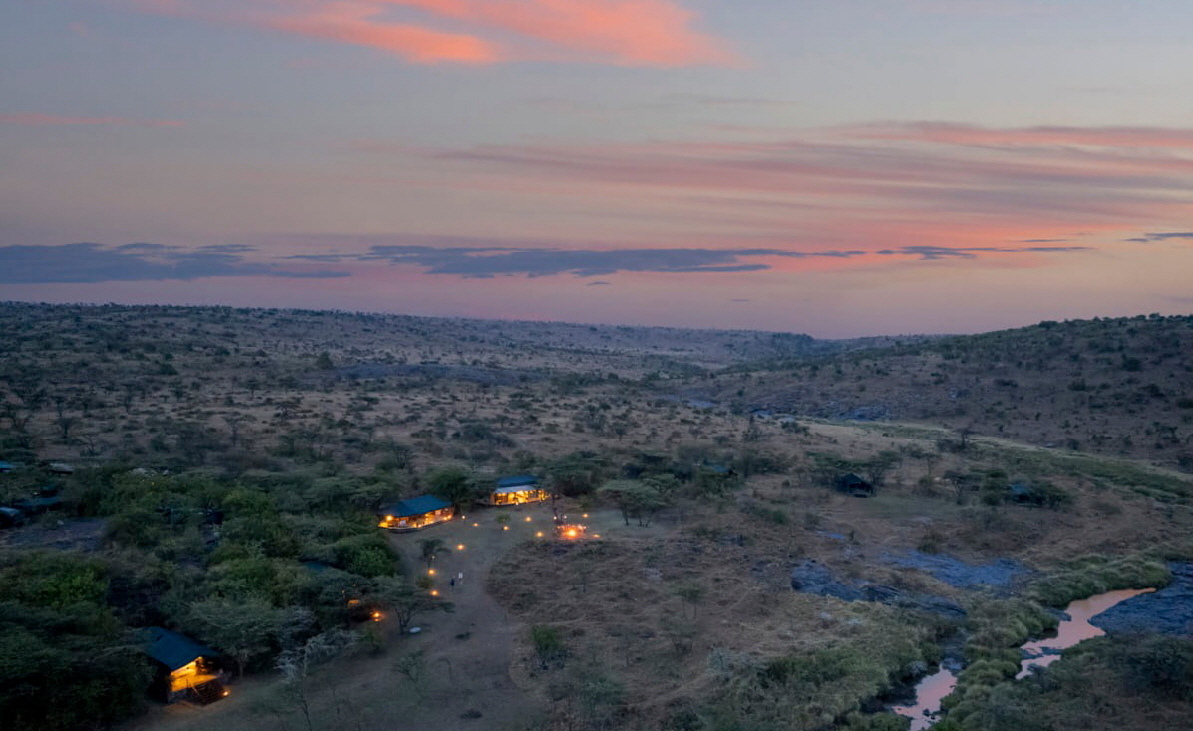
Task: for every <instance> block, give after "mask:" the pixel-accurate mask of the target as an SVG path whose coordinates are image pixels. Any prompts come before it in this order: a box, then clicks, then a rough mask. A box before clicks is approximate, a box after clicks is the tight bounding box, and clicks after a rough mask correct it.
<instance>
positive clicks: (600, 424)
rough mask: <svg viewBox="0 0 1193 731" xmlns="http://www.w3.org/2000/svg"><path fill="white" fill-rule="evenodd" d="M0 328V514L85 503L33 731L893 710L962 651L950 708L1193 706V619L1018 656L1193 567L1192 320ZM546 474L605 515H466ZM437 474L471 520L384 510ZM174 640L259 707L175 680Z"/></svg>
mask: <svg viewBox="0 0 1193 731" xmlns="http://www.w3.org/2000/svg"><path fill="white" fill-rule="evenodd" d="M0 338H2V342H3V343H4V355H3V358H2V359H0V460H3V461H7V462H9V463H12V464H13V465H14V469H13V471H12V472H10V473H7V474H0V504H12V503H14V502H15V501H18V500H21V499H28V498H30V497H36V496H39V495H40V496H56V497H60V498H61V510H56V511H53V512H48V513H46V514H45V515H42V516H37V517H34V518H33V519H32V520H31V521H30V522H29V524H27V525H24V526H20V527H15V528H9V529H5V530H3V531H0V544H2V547H3V548H2V552H0V575H2V576H3V579H4V581H5V584H6V586H7V587H9V591H8V592H7V593H6V596H5V599H4V600H3V601H2V602H0V668H2V669H0V705H2V710H0V712H2V713H3V715H4V717H6V718H8V719H12V720H11V721H10V723H11V727H12V728H13V729H26V728H28V729H33V728H38V729H49V728H61V729H72V728H105V727H110V726H112V725H114V724H130V725H131V726H132V727H134V728H136V729H146V730H149V729H153V730H154V731H159V730H165V729H202V728H211V727H213V726H216V725H218V726H221V727H224V728H227V729H228V730H229V731H234V730H235V729H242V728H243V729H250V728H251V729H279V730H282V731H285V730H286V729H290V728H296V729H301V728H306V729H311V730H312V731H313V730H314V729H333V728H334V729H339V728H358V729H372V728H396V727H400V728H417V729H430V730H432V731H434V730H435V729H455V728H468V727H475V728H485V729H501V730H505V729H509V731H530V730H532V729H543V730H546V729H575V730H584V729H614V728H616V729H674V730H676V731H679V730H681V729H682V730H686V731H698V730H701V729H708V730H710V731H711V730H714V729H716V730H718V731H730V730H733V729H739V730H742V731H745V730H747V729H749V730H755V729H756V730H758V731H769V730H771V729H774V730H776V731H777V730H778V729H846V728H848V729H900V728H904V727H906V725H907V723H908V721H907V719H905V718H903V717H901V716H895V715H892V714H890V713H888V712H886V711H885V710H884V709H885V708H886V707H887V706H888V705H890V703H891V702H892V701H893V700H895V699H896V697H897V696H898V695H899V693H900V689H903V688H905V686H906V684H907V683H908V682H910V681H912V680H914V679H915V678H916V677H918V676H920V675H923V674H924V673H926V672H929V671H930V670H931V669H933V668H935V667H936V666H937V665H938V664H939V663H941V662H942V661H944V662H946V663H950V664H953V665H955V666H956V667H959V668H960V667H964V669H963V670H961V672H960V685H959V686H958V690H957V692H955V693H954V694H953V696H951V697H950V698H949V699H948V700H947V701H946V704H945V705H946V708H948V713H947V715H946V716H945V718H944V720H943V721H942V722H941V723H940V724H938V726H937V728H939V729H942V730H944V731H948V730H949V729H1031V728H1039V729H1047V728H1056V729H1061V728H1073V727H1078V726H1079V727H1082V728H1094V729H1111V728H1114V729H1134V728H1139V729H1144V728H1155V727H1157V726H1156V725H1155V724H1156V723H1157V722H1160V721H1161V720H1162V721H1163V724H1164V725H1166V726H1168V727H1179V726H1188V725H1190V724H1191V723H1193V705H1191V703H1193V696H1191V695H1190V688H1193V641H1191V640H1190V639H1189V636H1188V631H1187V629H1186V631H1185V633H1184V634H1183V635H1182V634H1181V633H1177V634H1176V635H1175V636H1173V635H1169V636H1164V637H1159V636H1152V635H1145V636H1140V637H1135V636H1132V637H1124V636H1116V635H1114V634H1113V633H1112V634H1111V635H1110V636H1109V637H1106V638H1102V639H1099V640H1097V641H1090V642H1086V643H1083V644H1081V645H1079V646H1078V647H1077V648H1075V650H1074V651H1071V652H1070V653H1069V654H1071V655H1072V656H1071V657H1068V656H1067V657H1066V659H1065V660H1064V661H1062V662H1060V663H1057V664H1055V665H1053V666H1051V667H1050V668H1048V669H1047V670H1046V671H1043V672H1039V673H1037V674H1036V675H1035V676H1033V677H1031V678H1029V679H1027V680H1024V681H1018V682H1014V681H1011V680H1010V678H1011V677H1013V676H1014V675H1015V673H1016V672H1017V671H1018V652H1019V651H1018V649H1017V646H1018V645H1019V644H1020V643H1022V642H1023V641H1024V640H1026V639H1028V638H1030V637H1033V636H1038V635H1040V634H1042V633H1045V632H1047V631H1048V629H1049V628H1050V627H1052V626H1054V625H1055V623H1056V616H1055V614H1054V612H1053V611H1052V610H1053V609H1054V608H1056V607H1063V606H1064V604H1065V603H1066V602H1067V601H1069V600H1071V599H1074V598H1080V597H1083V596H1088V595H1089V594H1093V593H1097V592H1099V591H1105V590H1107V589H1112V588H1126V587H1143V586H1158V585H1163V584H1165V583H1167V582H1168V581H1169V580H1170V576H1169V568H1168V564H1167V563H1166V562H1168V561H1174V560H1188V559H1190V558H1193V543H1191V542H1190V539H1189V538H1188V536H1189V529H1190V527H1191V525H1193V516H1191V515H1190V509H1191V507H1193V474H1191V470H1193V444H1191V438H1193V370H1191V368H1193V318H1162V317H1156V316H1152V317H1139V318H1130V319H1115V320H1095V321H1082V322H1064V323H1041V324H1040V325H1036V326H1033V327H1029V328H1024V329H1021V330H1013V331H1004V332H1000V333H989V334H985V335H977V336H958V337H905V338H875V339H868V340H856V341H819V340H813V339H812V338H809V337H807V336H800V335H790V334H783V333H754V332H743V331H734V332H728V331H692V330H677V329H663V328H629V327H611V326H589V325H568V324H560V323H518V322H482V321H469V320H455V319H429V318H413V317H401V316H390V315H370V314H359V313H355V314H354V313H334V312H307V311H281V310H244V309H230V308H184V307H125V306H117V305H108V306H99V307H95V306H49V305H28V304H17V303H8V304H4V305H0ZM54 463H69V464H70V465H71V466H72V467H73V468H74V470H73V473H70V474H63V470H62V469H61V468H60V467H54V468H51V465H52V464H54ZM520 473H531V474H535V475H538V476H539V477H540V478H541V479H542V480H543V481H544V482H545V483H546V484H547V485H548V486H550V487H551V488H552V489H553V490H554V491H555V492H556V493H558V494H559V495H560V498H559V500H558V502H557V503H556V504H555V507H556V508H558V510H559V511H560V512H566V513H568V515H569V516H570V519H572V520H577V521H581V522H584V523H585V524H586V525H588V528H589V529H588V533H589V537H588V538H586V539H585V540H581V541H574V542H572V541H559V540H555V539H554V538H553V536H552V534H551V530H550V525H551V518H552V508H551V506H550V505H547V504H544V505H538V506H528V507H522V508H513V509H498V508H477V509H473V508H472V503H473V500H474V499H475V498H477V497H478V496H480V495H481V494H483V493H484V492H485V491H486V489H487V487H488V486H489V485H491V484H492V481H493V480H494V479H495V478H496V477H499V476H503V475H512V474H520ZM846 473H855V474H857V475H860V476H861V477H862V478H864V479H865V480H867V481H868V482H869V483H871V484H872V485H873V486H874V494H873V495H872V496H870V497H864V498H861V497H855V496H853V495H850V494H848V492H844V491H841V490H839V489H838V479H839V478H840V477H841V476H843V475H845V474H846ZM1012 485H1019V486H1020V488H1019V490H1020V491H1019V492H1018V493H1014V492H1012V491H1011V489H1010V488H1011V486H1012ZM428 492H433V493H437V494H440V495H442V496H443V497H445V498H446V499H448V500H450V501H452V502H454V503H457V504H458V505H460V506H461V508H462V509H463V512H465V513H466V514H467V518H466V519H461V520H455V521H452V522H451V523H449V524H446V525H442V526H437V527H433V528H430V529H427V530H426V531H422V532H419V533H415V534H405V535H387V534H385V533H384V532H383V531H380V530H378V529H377V527H376V519H375V517H374V511H375V510H377V509H378V508H380V507H381V506H383V505H385V504H388V503H389V502H392V501H393V500H396V499H399V498H404V497H410V496H414V495H419V494H423V493H428ZM540 534H541V535H540ZM598 536H599V537H598ZM947 561H956V562H959V563H961V564H964V565H965V566H969V567H984V566H997V567H1000V570H1001V568H1005V571H1003V573H1000V574H997V575H995V574H991V576H990V578H988V579H986V580H978V581H958V580H954V579H952V578H951V577H950V576H949V575H948V574H946V573H942V572H940V571H936V570H935V568H934V567H936V566H937V563H934V562H947ZM435 567H439V569H440V571H439V573H438V574H431V573H430V572H429V570H430V569H432V568H435ZM456 573H460V574H464V575H466V577H467V579H466V580H465V581H462V582H460V584H459V585H456V584H455V583H454V582H453V583H452V584H451V585H448V584H446V583H445V582H444V579H443V577H444V575H445V574H450V575H453V576H454V575H455V574H456ZM816 582H820V583H819V584H816ZM813 584H816V586H815V587H814V586H813ZM793 587H794V588H793ZM824 587H830V589H825V588H824ZM796 588H798V589H800V590H799V591H797V590H795V589H796ZM814 589H815V590H814ZM821 589H824V590H821ZM432 592H435V593H434V594H433V593H432ZM362 610H367V612H366V613H365V614H361V612H362ZM371 611H378V612H379V613H381V615H382V620H381V621H379V622H373V621H369V617H368V612H371ZM153 625H162V626H167V627H171V628H174V629H178V630H180V631H183V632H186V633H188V634H191V635H192V636H195V637H196V638H197V639H199V640H201V641H203V642H205V643H207V644H208V645H210V646H212V647H214V648H216V649H218V650H220V651H221V652H222V653H223V654H224V655H225V657H226V658H227V660H228V664H229V671H230V672H231V673H232V674H233V675H234V676H238V680H237V681H236V682H235V683H234V684H233V685H232V689H233V694H232V695H231V696H230V697H229V698H228V699H226V700H224V701H221V702H219V703H217V704H215V705H212V706H209V707H203V708H198V707H190V706H179V705H175V706H170V707H163V706H161V705H159V704H156V703H148V702H146V701H145V700H144V693H143V689H144V687H145V686H146V685H147V682H148V680H147V678H148V674H149V668H148V666H147V664H146V662H145V661H144V659H143V657H142V655H141V654H140V651H139V649H138V641H139V640H138V638H139V635H138V634H137V629H138V628H143V627H147V626H153ZM410 626H419V627H420V628H421V629H422V631H421V632H419V633H418V634H410V633H409V632H407V631H405V630H408V629H409V627H410ZM1090 678H1093V679H1096V681H1097V682H1096V683H1095V682H1090V681H1088V680H1087V679H1090ZM6 727H7V726H6Z"/></svg>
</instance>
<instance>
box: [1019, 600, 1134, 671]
mask: <svg viewBox="0 0 1193 731" xmlns="http://www.w3.org/2000/svg"><path fill="white" fill-rule="evenodd" d="M1150 591H1155V589H1120V590H1118V591H1108V592H1106V593H1105V594H1095V595H1094V596H1091V597H1089V598H1088V599H1078V600H1076V601H1074V602H1071V603H1070V604H1069V606H1068V607H1066V608H1065V613H1066V614H1068V615H1069V618H1068V619H1066V620H1062V621H1061V623H1060V624H1059V625H1058V626H1057V628H1056V637H1048V638H1045V639H1042V640H1036V641H1035V642H1028V643H1026V644H1024V645H1023V651H1024V652H1025V653H1027V657H1026V658H1025V659H1024V660H1023V662H1022V663H1021V665H1020V668H1021V669H1020V670H1019V674H1018V675H1016V676H1015V679H1016V680H1019V679H1021V678H1025V677H1027V676H1028V675H1029V674H1030V673H1031V671H1032V668H1042V667H1044V666H1046V665H1051V664H1052V663H1054V662H1056V661H1057V660H1059V659H1060V651H1061V650H1063V649H1065V648H1066V647H1072V646H1073V645H1076V644H1077V643H1078V642H1081V641H1082V640H1088V639H1090V638H1091V637H1101V636H1102V635H1104V634H1106V632H1104V631H1103V630H1102V629H1101V628H1099V627H1095V626H1093V625H1092V624H1090V623H1089V620H1090V619H1091V618H1093V617H1096V616H1097V615H1099V614H1101V613H1102V612H1105V611H1106V610H1107V609H1110V608H1111V607H1113V606H1114V605H1115V604H1118V603H1119V602H1123V601H1126V600H1127V599H1130V598H1131V597H1133V596H1139V595H1140V594H1146V593H1148V592H1150Z"/></svg>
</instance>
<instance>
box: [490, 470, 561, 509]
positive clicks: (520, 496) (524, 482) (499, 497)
mask: <svg viewBox="0 0 1193 731" xmlns="http://www.w3.org/2000/svg"><path fill="white" fill-rule="evenodd" d="M550 497H551V496H550V494H548V493H547V491H546V490H544V489H542V488H541V487H540V486H539V479H538V478H537V477H535V476H533V475H515V476H514V477H502V478H501V479H499V480H497V486H496V487H495V488H494V489H493V491H492V492H491V493H489V498H488V501H487V502H488V503H489V504H490V505H522V504H523V503H538V502H542V501H544V500H546V499H548V498H550Z"/></svg>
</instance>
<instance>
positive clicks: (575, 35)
mask: <svg viewBox="0 0 1193 731" xmlns="http://www.w3.org/2000/svg"><path fill="white" fill-rule="evenodd" d="M384 1H385V2H389V3H391V4H394V5H406V6H412V7H417V8H419V9H422V10H424V11H427V12H428V13H432V14H435V15H440V16H444V17H448V18H452V19H455V20H460V21H464V22H469V23H476V24H478V25H481V26H485V27H490V28H496V29H500V30H504V31H509V32H512V33H515V34H518V35H521V36H525V37H526V38H531V39H534V40H537V41H544V42H546V43H548V44H550V45H553V46H557V47H559V48H561V49H566V50H567V51H570V52H577V51H578V52H581V53H587V54H592V55H593V58H594V60H596V59H602V60H604V59H607V60H611V61H613V62H614V63H617V64H621V65H625V66H662V67H671V66H693V65H705V64H709V65H734V64H736V63H738V61H739V59H737V57H736V56H735V55H734V54H733V53H732V52H731V51H729V49H728V48H727V47H726V46H725V44H724V43H722V42H721V41H719V40H717V39H715V38H713V37H711V36H708V35H705V34H703V33H700V32H698V31H695V30H693V29H692V28H691V23H692V21H694V20H695V17H696V14H695V13H693V12H692V11H690V10H686V9H684V8H683V7H681V6H679V5H677V4H676V3H675V2H672V1H671V0H384Z"/></svg>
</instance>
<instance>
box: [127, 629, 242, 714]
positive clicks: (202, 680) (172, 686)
mask: <svg viewBox="0 0 1193 731" xmlns="http://www.w3.org/2000/svg"><path fill="white" fill-rule="evenodd" d="M148 633H149V647H148V648H147V652H148V654H149V658H150V659H151V660H153V662H154V664H155V665H156V666H157V668H158V676H157V681H156V682H155V688H156V690H157V695H159V697H162V698H163V699H164V700H165V701H166V702H167V703H174V702H175V701H181V700H188V701H193V702H195V703H199V704H202V705H206V704H208V703H211V702H213V701H217V700H219V699H220V698H223V697H224V696H226V695H228V691H227V690H225V689H224V686H223V683H221V682H220V678H221V677H222V675H221V671H220V669H219V665H218V662H217V661H218V659H219V653H218V652H216V651H215V650H212V649H211V648H209V647H204V646H203V645H200V644H199V643H198V642H195V641H194V640H192V639H191V638H189V637H187V636H186V635H184V634H180V633H178V632H173V631H171V630H168V629H165V628H163V627H150V628H149V629H148Z"/></svg>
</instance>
